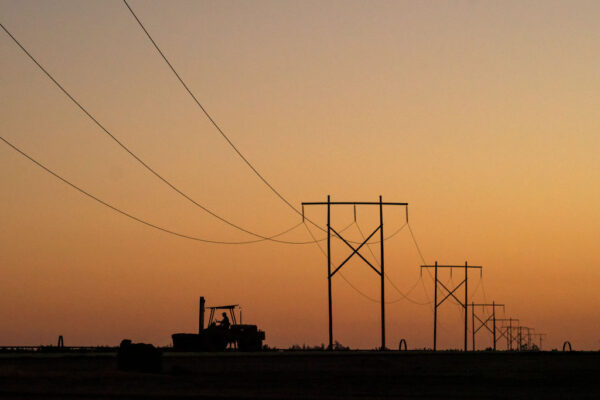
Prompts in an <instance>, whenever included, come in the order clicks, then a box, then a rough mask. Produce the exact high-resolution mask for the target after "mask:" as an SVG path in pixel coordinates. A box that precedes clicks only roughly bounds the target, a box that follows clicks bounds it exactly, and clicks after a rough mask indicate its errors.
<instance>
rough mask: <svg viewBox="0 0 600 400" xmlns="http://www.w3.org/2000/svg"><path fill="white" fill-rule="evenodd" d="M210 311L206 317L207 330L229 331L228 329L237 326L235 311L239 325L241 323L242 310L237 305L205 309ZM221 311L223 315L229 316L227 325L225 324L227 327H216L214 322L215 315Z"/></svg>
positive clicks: (221, 325)
mask: <svg viewBox="0 0 600 400" xmlns="http://www.w3.org/2000/svg"><path fill="white" fill-rule="evenodd" d="M207 308H208V309H209V310H210V315H209V317H208V328H209V329H210V328H215V327H217V328H227V329H229V328H230V327H232V326H234V325H237V324H238V322H237V318H236V310H237V312H238V314H239V316H240V324H241V323H242V308H241V307H240V306H239V304H232V305H228V306H215V307H207ZM221 310H223V315H227V314H229V318H228V319H229V324H227V326H224V325H223V324H220V325H218V324H217V321H216V320H215V313H216V312H217V311H221Z"/></svg>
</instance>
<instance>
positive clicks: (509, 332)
mask: <svg viewBox="0 0 600 400" xmlns="http://www.w3.org/2000/svg"><path fill="white" fill-rule="evenodd" d="M496 321H501V322H504V323H506V322H508V326H502V327H500V337H504V338H506V350H512V348H513V347H512V346H513V342H514V338H513V328H516V326H513V324H512V323H513V322H519V320H518V319H516V318H497V319H496ZM502 328H504V332H502ZM498 339H500V338H498Z"/></svg>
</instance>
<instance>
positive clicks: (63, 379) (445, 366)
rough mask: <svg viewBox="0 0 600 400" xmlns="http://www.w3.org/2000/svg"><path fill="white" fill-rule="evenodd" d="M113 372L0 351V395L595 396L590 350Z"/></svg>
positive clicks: (367, 355) (378, 356)
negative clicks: (149, 372) (147, 371)
mask: <svg viewBox="0 0 600 400" xmlns="http://www.w3.org/2000/svg"><path fill="white" fill-rule="evenodd" d="M116 366H117V360H116V357H115V355H114V354H82V355H76V354H21V355H17V354H0V398H2V399H143V398H155V399H188V398H200V399H211V398H225V399H237V398H292V399H302V398H318V399H330V398H331V399H333V398H335V399H342V398H343V399H346V398H364V399H367V398H410V399H413V398H417V399H438V398H456V399H486V398H511V399H530V398H544V399H548V398H550V399H574V398H577V399H580V398H585V399H599V398H600V382H599V381H600V352H567V353H563V352H537V353H526V352H523V353H508V352H498V353H488V352H477V353H459V352H438V353H432V352H391V351H390V352H385V353H381V352H338V353H333V354H331V353H326V352H283V353H282V352H279V353H276V352H272V353H259V354H239V353H237V354H236V353H226V354H179V355H178V354H173V353H165V355H164V359H163V367H164V368H163V370H164V371H163V372H162V373H160V374H143V373H134V372H120V371H117V368H116Z"/></svg>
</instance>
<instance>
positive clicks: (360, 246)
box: [329, 225, 381, 277]
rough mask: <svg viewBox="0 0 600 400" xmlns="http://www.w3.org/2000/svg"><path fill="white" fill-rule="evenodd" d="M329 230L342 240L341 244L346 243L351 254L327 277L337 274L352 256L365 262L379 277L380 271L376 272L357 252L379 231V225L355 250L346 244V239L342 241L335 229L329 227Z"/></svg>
mask: <svg viewBox="0 0 600 400" xmlns="http://www.w3.org/2000/svg"><path fill="white" fill-rule="evenodd" d="M329 229H331V231H333V233H335V235H336V236H337V237H339V238H340V239H341V240H342V242H344V243H346V245H347V246H348V247H350V248H351V249H352V253H351V254H350V255H349V256H348V257H347V258H346V259H345V260H344V262H342V263H341V264H340V266H339V267H337V268H336V269H335V270H334V271H333V272H332V273H331V275H329V276H330V277H332V276H333V275H335V273H336V272H338V271H339V270H340V268H342V267H343V266H344V264H346V263H347V262H348V261H349V260H350V259H351V258H352V256H354V255H355V254H357V255H358V256H359V257H360V258H362V260H363V261H364V262H366V263H367V265H368V266H369V267H371V268H372V269H373V271H375V272H376V273H377V275H380V276H381V272H380V271H378V270H377V268H375V267H374V266H373V264H371V263H370V262H369V261H368V260H367V259H366V258H364V257H363V255H362V254H360V252H359V250H360V249H361V248H362V247H363V246H364V245H365V244H367V242H368V241H369V240H370V239H371V238H372V237H373V235H375V234H376V233H377V231H379V229H381V225H379V226H378V227H377V228H376V229H375V230H374V231H373V233H371V234H370V235H369V237H367V238H366V239H365V240H364V242H362V243H361V244H360V245H359V246H358V247H356V248H355V247H354V246H352V245H351V244H350V243H348V241H347V240H346V239H344V238H343V237H342V235H340V234H339V233H338V232H337V231H336V230H335V229H333V228H331V227H329Z"/></svg>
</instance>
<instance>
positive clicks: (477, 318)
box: [470, 302, 504, 351]
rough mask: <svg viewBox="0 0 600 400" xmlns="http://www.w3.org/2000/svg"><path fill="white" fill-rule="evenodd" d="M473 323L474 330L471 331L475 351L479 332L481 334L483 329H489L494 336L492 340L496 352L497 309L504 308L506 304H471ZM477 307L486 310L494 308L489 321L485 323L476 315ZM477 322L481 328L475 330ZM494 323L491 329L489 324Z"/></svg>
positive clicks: (488, 318)
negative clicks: (480, 331)
mask: <svg viewBox="0 0 600 400" xmlns="http://www.w3.org/2000/svg"><path fill="white" fill-rule="evenodd" d="M470 306H471V323H472V324H473V328H472V330H471V332H472V335H473V351H475V335H476V334H477V332H479V330H480V329H481V328H485V329H487V330H488V331H489V332H490V333H491V334H492V340H493V341H494V346H493V349H494V351H495V350H496V342H497V340H496V307H503V308H504V304H496V303H495V302H492V303H491V304H475V303H471V304H470ZM475 307H482V308H484V309H485V307H492V313H491V314H490V315H489V316H488V317H487V319H486V320H485V321H483V320H482V319H481V318H479V316H478V315H477V314H475ZM475 320H477V321H479V326H478V327H477V328H475ZM490 321H491V322H492V327H491V328H490V327H489V326H488V323H489V322H490Z"/></svg>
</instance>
